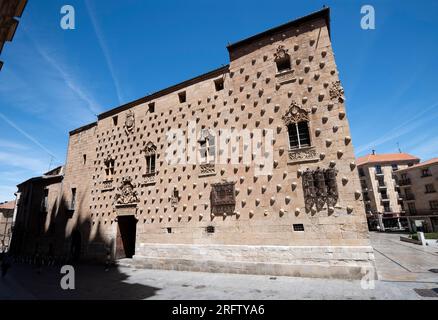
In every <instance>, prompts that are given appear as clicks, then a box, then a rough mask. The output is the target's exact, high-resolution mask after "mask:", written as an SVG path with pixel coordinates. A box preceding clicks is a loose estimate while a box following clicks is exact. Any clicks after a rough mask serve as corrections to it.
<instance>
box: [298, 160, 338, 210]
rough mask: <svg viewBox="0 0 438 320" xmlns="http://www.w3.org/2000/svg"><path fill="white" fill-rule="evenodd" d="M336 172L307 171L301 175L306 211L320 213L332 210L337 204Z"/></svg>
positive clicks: (332, 170) (329, 170) (330, 170)
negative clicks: (324, 210)
mask: <svg viewBox="0 0 438 320" xmlns="http://www.w3.org/2000/svg"><path fill="white" fill-rule="evenodd" d="M336 175H337V172H336V170H335V169H332V168H329V169H320V168H317V169H315V170H310V169H307V170H306V171H305V172H304V173H303V193H304V203H305V207H306V211H311V210H315V209H316V211H321V210H322V209H323V207H324V206H325V205H326V204H327V208H334V206H335V205H336V203H337V202H338V186H337V183H336Z"/></svg>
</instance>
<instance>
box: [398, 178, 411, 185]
mask: <svg viewBox="0 0 438 320" xmlns="http://www.w3.org/2000/svg"><path fill="white" fill-rule="evenodd" d="M398 185H399V186H410V185H411V179H409V178H407V179H402V180H399V182H398Z"/></svg>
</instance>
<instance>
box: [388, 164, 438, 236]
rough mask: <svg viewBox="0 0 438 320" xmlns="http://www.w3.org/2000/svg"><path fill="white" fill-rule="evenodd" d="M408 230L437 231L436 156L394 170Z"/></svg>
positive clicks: (437, 176)
mask: <svg viewBox="0 0 438 320" xmlns="http://www.w3.org/2000/svg"><path fill="white" fill-rule="evenodd" d="M395 177H396V181H398V186H399V188H400V199H401V201H402V203H403V209H404V213H405V217H406V219H407V222H408V227H409V230H410V231H413V232H416V231H424V232H438V192H437V190H438V158H433V159H430V160H428V161H424V162H421V163H418V164H416V165H413V166H410V167H408V168H404V169H400V170H398V171H397V172H395Z"/></svg>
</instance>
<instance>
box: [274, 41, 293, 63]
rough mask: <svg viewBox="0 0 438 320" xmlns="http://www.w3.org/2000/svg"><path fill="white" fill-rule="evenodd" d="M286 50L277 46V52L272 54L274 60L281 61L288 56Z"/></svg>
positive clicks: (281, 46)
mask: <svg viewBox="0 0 438 320" xmlns="http://www.w3.org/2000/svg"><path fill="white" fill-rule="evenodd" d="M287 52H288V49H286V48H285V47H284V46H283V45H279V46H278V48H277V51H276V52H275V53H274V60H276V61H277V60H282V59H284V58H286V57H287V56H289V54H288V53H287Z"/></svg>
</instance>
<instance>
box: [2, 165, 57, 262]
mask: <svg viewBox="0 0 438 320" xmlns="http://www.w3.org/2000/svg"><path fill="white" fill-rule="evenodd" d="M62 179H63V167H62V166H61V167H57V168H55V169H52V170H50V171H49V172H46V173H44V174H43V175H41V176H38V177H33V178H31V179H28V180H26V181H24V182H22V183H20V184H19V185H18V186H17V188H18V191H17V193H16V197H17V198H16V216H15V221H14V232H13V239H12V242H11V248H10V252H11V253H13V254H21V255H33V254H41V253H43V252H44V253H45V254H51V253H52V252H54V245H55V242H56V241H57V239H63V237H64V236H63V233H62V229H61V230H59V229H58V230H55V228H54V226H55V225H56V223H55V219H56V218H60V217H62V215H57V213H58V211H59V207H60V203H59V199H60V197H61V191H62ZM59 252H62V250H60V251H59Z"/></svg>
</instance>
